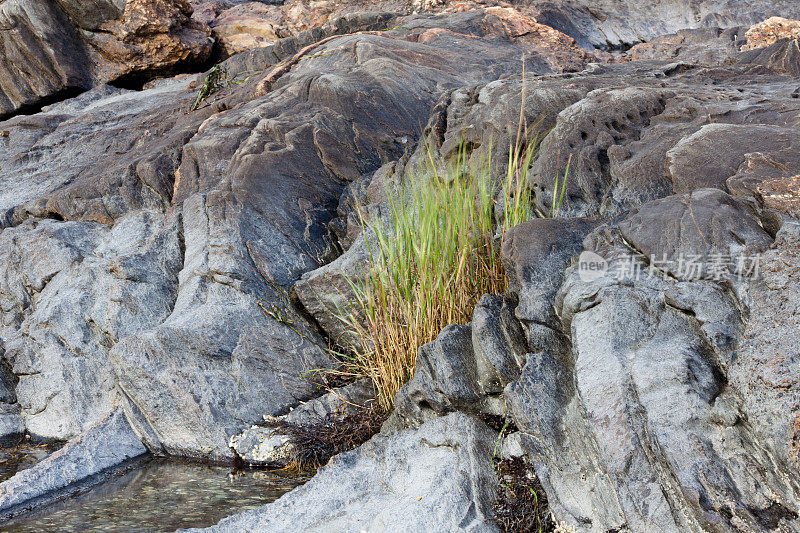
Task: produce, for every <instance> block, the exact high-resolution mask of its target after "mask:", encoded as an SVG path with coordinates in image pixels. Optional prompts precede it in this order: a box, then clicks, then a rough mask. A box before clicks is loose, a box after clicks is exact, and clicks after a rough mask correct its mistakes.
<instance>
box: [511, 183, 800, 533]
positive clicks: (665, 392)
mask: <svg viewBox="0 0 800 533" xmlns="http://www.w3.org/2000/svg"><path fill="white" fill-rule="evenodd" d="M695 194H696V195H698V196H697V197H696V198H694V200H693V201H697V202H700V203H707V202H711V203H709V204H708V205H709V206H711V205H713V202H717V201H719V200H720V199H725V198H726V196H725V195H724V193H722V192H720V191H716V190H707V191H699V192H697V193H695ZM680 199H681V197H669V198H666V199H664V200H661V201H658V202H662V203H663V204H665V205H668V204H669V203H671V202H672V201H676V202H677V201H679V200H680ZM728 201H730V200H728ZM726 205H728V206H733V205H735V204H732V203H729V204H726ZM697 207H698V210H697V216H698V224H700V226H701V227H705V226H704V224H705V222H703V221H704V220H709V219H708V218H704V217H703V215H702V208H700V205H697ZM744 207H745V206H744V205H743V204H741V205H740V206H739V209H740V211H736V214H735V215H732V218H731V222H730V223H729V224H727V225H726V227H729V226H732V227H735V223H734V222H733V221H734V219H738V222H737V223H745V224H747V223H749V222H748V221H747V220H748V218H747V217H748V215H747V214H746V211H741V210H742V209H744ZM713 210H714V211H716V212H717V214H718V215H720V216H727V215H725V214H724V213H725V208H724V207H721V206H717V207H715V208H714V209H713ZM658 212H659V209H649V206H647V205H646V206H644V207H643V208H642V209H641V210H640V213H639V215H636V216H634V217H632V218H631V219H629V221H626V222H625V223H623V224H622V225H621V228H625V227H629V222H630V220H633V219H636V217H638V216H642V215H645V214H646V216H651V217H652V218H651V219H649V222H648V224H642V225H641V226H639V227H641V228H645V227H648V228H649V229H648V230H646V231H647V232H649V233H650V234H652V235H653V239H654V240H655V241H658V242H662V243H666V242H673V243H675V244H676V245H677V247H676V248H675V250H678V249H680V247H681V246H683V245H685V246H689V243H690V242H691V240H692V236H691V233H689V232H680V237H677V236H678V233H673V232H670V231H665V230H664V227H665V225H666V224H668V223H669V222H670V221H672V220H674V214H667V213H666V212H662V215H660V216H658V215H657V214H656V213H658ZM755 226H756V227H758V226H757V224H755ZM787 228H788V226H787ZM733 231H736V230H735V229H734V230H733ZM759 231H760V232H761V233H763V230H760V229H759ZM759 231H755V232H751V233H747V234H744V233H743V234H742V237H743V240H742V241H739V242H740V244H741V245H742V246H746V245H747V244H753V243H763V242H764V239H766V241H767V242H768V241H769V240H770V239H769V238H768V237H764V236H762V235H761V233H759ZM623 233H624V232H623ZM729 235H730V233H728V232H727V231H723V232H715V231H708V232H707V233H705V241H698V242H702V243H703V245H704V246H708V247H711V248H714V247H720V248H724V247H725V246H728V245H729V243H730V241H729V240H728V239H729ZM764 235H766V234H764ZM779 235H786V237H785V238H787V239H790V238H791V237H790V235H793V234H792V233H791V232H790V231H789V230H788V229H787V230H785V231H784V232H782V233H780V234H779ZM625 241H627V242H631V243H632V244H634V246H636V244H635V243H634V242H633V240H632V239H629V238H628V236H626V237H625V240H624V241H623V239H622V238H621V236H619V234H616V233H615V231H614V230H613V229H611V230H609V229H608V228H600V229H599V230H597V231H596V232H595V234H593V235H592V236H590V237H589V238H587V240H586V241H585V242H586V243H587V245H591V246H593V247H594V248H593V249H594V250H595V251H597V252H600V253H601V254H602V255H603V256H604V257H607V258H608V270H606V272H605V273H604V275H602V276H601V277H598V278H596V279H583V278H582V277H581V276H580V275H579V272H578V269H577V268H576V267H572V268H571V269H569V270H568V275H567V278H566V281H565V283H564V285H563V286H562V288H561V289H560V291H559V293H558V295H557V297H556V300H555V304H556V310H557V314H558V316H559V317H560V318H561V319H562V321H563V331H567V332H569V333H570V337H571V349H567V350H563V349H561V350H559V349H558V347H554V349H553V348H551V349H546V350H544V351H542V352H540V353H536V354H530V355H529V356H528V362H527V364H526V366H525V368H524V369H523V371H522V376H521V378H520V379H519V380H518V381H517V382H515V383H512V384H510V385H509V386H508V387H507V389H506V396H507V398H508V399H509V401H510V403H511V406H512V412H513V415H514V419H515V421H516V422H517V425H518V427H519V428H520V429H521V430H522V433H523V434H522V436H521V438H522V447H523V448H524V449H525V451H526V453H527V454H528V455H529V456H530V457H531V459H532V461H533V463H534V465H535V469H536V472H537V475H538V476H539V478H540V480H541V481H542V483H543V485H544V487H545V489H546V491H547V493H548V498H549V501H550V505H551V509H552V510H553V512H554V513H555V515H556V517H557V518H558V519H559V520H564V521H565V522H567V523H569V524H570V525H572V526H574V527H576V528H577V529H578V530H586V531H601V530H602V531H605V530H608V529H615V528H617V529H618V528H628V529H630V530H631V531H654V530H655V531H707V530H709V529H720V530H747V531H768V530H772V529H773V528H775V527H778V525H779V524H782V527H785V528H788V529H787V530H792V528H796V527H797V524H796V522H794V520H795V518H796V516H797V515H796V514H793V509H796V508H797V494H798V492H797V489H796V486H797V485H796V482H795V481H793V480H794V479H796V475H797V474H796V466H795V465H790V464H789V463H787V462H786V461H785V460H780V461H778V462H776V458H777V457H788V453H789V449H788V447H787V442H790V441H791V437H790V435H791V430H790V429H789V428H790V426H791V424H792V420H791V417H787V416H786V415H785V413H786V411H784V415H783V416H782V417H780V420H779V417H777V416H776V414H777V413H776V412H775V411H772V407H769V408H767V407H766V405H767V404H769V405H776V406H777V405H781V403H780V401H776V402H770V401H768V400H766V398H767V397H769V398H771V399H773V398H775V396H774V395H775V393H776V390H775V389H774V388H772V387H770V386H769V385H768V382H767V383H764V384H763V385H761V387H762V388H761V391H762V394H760V395H758V396H755V397H753V395H752V392H751V391H752V385H749V386H744V384H741V385H740V383H742V381H744V380H745V378H744V376H745V375H748V377H750V378H751V377H752V373H753V372H754V371H755V368H756V367H757V366H758V365H759V364H763V362H764V359H763V357H764V356H765V355H766V353H770V354H774V353H775V352H774V351H772V350H771V349H770V348H764V347H763V345H761V346H759V347H758V348H755V349H753V350H752V351H751V352H750V353H751V354H753V355H752V356H751V358H749V359H748V364H749V366H747V370H744V368H743V367H742V366H740V365H742V359H741V356H740V355H739V350H740V346H741V345H740V343H741V342H742V341H743V339H746V338H747V337H745V336H743V335H744V331H745V330H746V327H745V324H746V323H747V316H748V311H746V310H743V306H749V304H748V303H747V299H745V300H743V299H741V297H740V295H741V294H743V293H742V290H743V287H745V286H747V285H748V284H753V285H752V286H753V287H763V285H761V284H760V283H759V282H758V281H745V280H744V279H742V280H738V281H737V280H728V282H727V284H726V283H715V282H710V281H704V280H695V281H692V282H685V281H678V280H676V279H675V278H674V277H670V278H664V277H662V276H661V275H659V274H658V273H656V274H655V275H650V273H649V272H648V270H647V268H646V266H647V264H646V263H645V262H644V261H642V262H641V263H640V266H642V267H643V270H642V271H641V272H640V275H638V276H634V275H631V274H630V271H629V270H628V271H626V270H625V269H626V268H629V267H626V266H625V265H626V264H628V262H629V261H630V260H631V259H633V260H634V261H637V259H636V258H632V256H631V255H629V254H630V248H628V247H627V246H626V245H625V244H624V242H625ZM678 243H682V244H680V245H678ZM762 249H763V248H762ZM782 257H783V258H784V260H789V258H790V257H791V256H787V255H782ZM626 272H627V274H626V275H623V274H625V273H626ZM789 272H793V270H789ZM790 275H791V274H790ZM760 290H763V289H759V290H757V291H756V292H755V293H756V294H759V295H760V298H762V301H763V302H764V303H763V305H766V306H769V305H774V303H770V299H772V298H774V296H767V299H764V296H766V295H769V292H766V293H765V292H759V291H760ZM773 301H774V300H773ZM771 319H772V316H771V317H770V319H769V320H771ZM758 322H759V321H757V323H758ZM778 323H779V324H784V323H785V324H786V327H789V328H790V327H791V326H790V324H789V322H787V321H786V320H785V319H781V318H778ZM748 327H753V328H754V330H757V329H758V327H759V326H757V325H754V326H748ZM779 327H783V326H782V325H781V326H779ZM762 338H763V337H762ZM770 338H773V336H770ZM762 350H763V351H762ZM756 354H759V355H756ZM760 354H763V355H760ZM756 360H759V361H761V363H756V362H755V361H756ZM784 361H785V363H786V364H791V363H790V362H789V359H784ZM787 368H788V367H787ZM778 372H780V370H778ZM737 380H738V381H737ZM750 383H753V382H752V381H750ZM778 394H780V393H778ZM751 397H753V400H751V401H752V404H751V405H753V406H754V407H753V409H754V411H753V412H754V413H756V412H761V413H764V415H763V418H761V423H762V424H764V425H763V426H761V429H759V430H756V429H755V426H754V425H751V424H749V423H740V421H743V420H746V419H749V413H748V412H747V411H746V407H745V405H746V400H744V399H745V398H751ZM783 399H784V401H786V400H788V397H787V396H783ZM783 405H784V407H785V406H786V404H783ZM755 406H758V407H755ZM767 413H775V414H767ZM767 420H769V422H767ZM767 425H770V426H771V428H772V431H773V434H774V435H781V436H780V437H778V438H777V439H775V440H773V439H772V438H768V437H766V435H765V434H763V433H761V431H762V430H763V428H764V427H766V426H767ZM779 428H780V429H779ZM778 443H781V444H778ZM756 487H758V488H756Z"/></svg>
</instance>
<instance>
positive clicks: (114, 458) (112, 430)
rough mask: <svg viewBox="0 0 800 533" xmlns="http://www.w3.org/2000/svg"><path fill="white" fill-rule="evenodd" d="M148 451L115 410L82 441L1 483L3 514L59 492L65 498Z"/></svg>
mask: <svg viewBox="0 0 800 533" xmlns="http://www.w3.org/2000/svg"><path fill="white" fill-rule="evenodd" d="M146 452H147V449H146V448H145V447H144V445H143V444H142V442H141V440H140V439H139V437H138V436H137V435H136V433H134V432H133V430H132V429H131V426H130V424H128V421H127V420H126V419H125V415H124V414H123V412H122V410H120V409H115V410H113V411H112V412H111V413H109V414H107V415H106V416H105V417H103V418H102V419H100V420H99V421H98V422H97V423H96V424H95V425H94V426H92V427H91V428H89V429H88V430H87V431H86V433H84V434H82V435H81V436H80V437H79V438H77V439H75V440H73V441H71V442H69V443H67V444H66V445H65V446H63V447H62V448H60V449H59V450H57V451H55V452H53V453H52V454H51V455H49V456H48V457H47V458H46V459H44V460H42V461H41V462H39V463H37V464H36V465H34V466H32V467H31V468H28V469H26V470H23V471H21V472H18V473H17V474H15V475H14V476H13V477H12V478H10V479H8V480H6V481H4V482H3V483H0V515H2V516H4V517H8V516H10V515H13V514H16V513H19V512H22V511H24V510H26V509H29V508H31V507H32V506H36V505H38V504H41V503H42V502H43V500H41V499H42V498H45V499H49V497H51V496H53V495H55V494H56V493H57V494H58V496H59V497H66V496H67V495H69V493H70V490H71V489H74V488H75V487H74V485H73V486H70V485H71V484H73V483H76V482H79V481H82V480H84V479H86V478H89V477H90V476H96V475H98V474H101V473H102V472H104V471H106V470H108V469H109V468H112V467H114V466H117V465H119V464H120V463H123V462H124V461H126V460H128V459H132V458H135V457H138V456H140V455H142V454H144V453H146Z"/></svg>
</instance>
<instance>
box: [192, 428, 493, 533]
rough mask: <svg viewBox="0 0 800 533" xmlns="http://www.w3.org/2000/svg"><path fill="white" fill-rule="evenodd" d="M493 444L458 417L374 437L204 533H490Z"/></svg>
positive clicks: (481, 430) (490, 438) (484, 430)
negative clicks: (285, 490)
mask: <svg viewBox="0 0 800 533" xmlns="http://www.w3.org/2000/svg"><path fill="white" fill-rule="evenodd" d="M496 441H497V434H496V433H495V432H494V431H492V430H490V429H489V428H488V427H486V426H485V425H484V424H483V423H482V422H479V421H477V420H475V419H473V418H470V417H468V416H466V415H463V414H460V413H455V414H452V415H449V416H446V417H442V418H437V419H436V420H432V421H430V422H428V423H426V424H423V425H422V426H421V427H420V428H419V429H416V430H406V431H403V432H400V433H395V434H393V435H391V436H381V435H379V436H376V437H373V439H372V440H370V441H369V442H367V443H366V444H364V445H362V446H361V447H360V448H358V449H356V450H353V451H351V452H347V453H344V454H341V455H339V456H337V457H335V458H333V459H332V460H331V462H330V463H328V465H327V466H325V467H323V468H322V469H320V470H319V472H318V473H317V475H316V476H314V478H313V479H312V480H311V481H309V482H308V483H306V484H305V485H303V486H302V487H299V488H297V489H295V490H293V491H292V492H290V493H288V494H286V495H285V496H283V497H282V498H280V499H279V500H277V501H276V502H274V503H271V504H268V505H266V506H264V507H261V508H258V509H254V510H252V511H246V512H244V513H242V514H239V515H235V516H232V517H230V518H226V519H225V520H223V521H222V522H220V523H219V524H218V525H216V526H214V527H211V528H208V529H206V530H204V531H276V532H278V531H287V532H288V531H298V530H303V531H385V530H392V531H423V530H425V531H496V530H497V529H496V527H495V526H494V524H492V523H491V521H490V518H489V517H490V513H491V505H492V502H493V501H494V498H495V493H496V490H497V481H496V478H495V474H494V468H493V465H492V462H491V458H492V448H493V446H494V444H495V442H496ZM195 531H199V530H195Z"/></svg>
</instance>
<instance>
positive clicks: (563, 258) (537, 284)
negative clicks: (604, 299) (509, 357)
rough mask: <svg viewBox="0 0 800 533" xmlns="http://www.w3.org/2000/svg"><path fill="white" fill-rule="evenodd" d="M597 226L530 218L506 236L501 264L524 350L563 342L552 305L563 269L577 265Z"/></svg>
mask: <svg viewBox="0 0 800 533" xmlns="http://www.w3.org/2000/svg"><path fill="white" fill-rule="evenodd" d="M597 224H598V221H597V220H591V219H581V218H576V219H536V220H531V221H529V222H525V223H523V224H520V225H519V226H517V227H515V228H512V229H511V231H509V232H508V233H507V234H506V236H505V239H504V241H503V249H502V260H503V264H504V265H505V270H506V275H507V277H508V294H509V295H510V296H511V297H513V298H514V299H515V300H516V301H517V306H516V308H515V309H514V316H516V317H517V319H519V321H520V322H521V323H522V325H523V327H524V328H525V331H526V335H527V340H528V350H530V351H539V350H543V349H546V348H548V347H552V346H553V345H558V344H563V343H564V339H563V336H562V335H561V333H560V331H559V328H560V321H559V319H558V317H557V316H556V312H555V309H554V307H553V302H554V301H555V295H556V293H557V292H558V289H559V287H561V284H562V283H563V281H564V270H566V268H567V267H568V266H570V265H571V264H572V263H574V262H575V261H576V260H577V258H578V256H579V255H580V253H581V252H582V251H583V239H584V237H586V235H587V234H588V233H589V232H590V231H591V230H592V229H594V228H595V227H596V226H597ZM522 364H524V361H523V362H522ZM520 366H521V365H520Z"/></svg>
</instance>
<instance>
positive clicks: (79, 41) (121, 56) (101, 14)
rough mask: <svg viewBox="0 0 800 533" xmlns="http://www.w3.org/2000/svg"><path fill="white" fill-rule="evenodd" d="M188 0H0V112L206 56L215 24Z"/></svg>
mask: <svg viewBox="0 0 800 533" xmlns="http://www.w3.org/2000/svg"><path fill="white" fill-rule="evenodd" d="M190 15H191V8H190V6H189V4H188V3H187V2H186V0H128V1H127V2H125V1H124V0H94V1H92V2H82V1H76V0H59V1H57V2H53V1H51V0H7V1H5V2H3V3H2V4H0V50H2V51H3V57H4V58H5V60H4V61H2V62H0V117H2V116H5V115H9V114H11V113H13V112H16V111H18V110H21V109H26V108H35V107H36V106H38V105H41V104H42V103H47V102H48V101H51V100H53V99H58V98H59V97H61V96H63V95H68V94H74V93H76V92H81V91H82V90H85V89H88V88H89V87H91V86H93V85H94V84H97V83H102V82H108V81H113V80H119V79H121V78H125V77H131V76H145V75H149V74H152V73H157V72H161V71H165V70H168V69H171V68H174V67H178V66H181V65H192V64H196V63H198V62H201V61H204V60H205V59H206V58H207V57H208V55H209V54H210V52H211V45H212V41H211V39H210V36H211V32H210V30H209V29H208V28H207V27H205V26H202V25H199V24H196V23H194V22H192V21H191V20H190V19H189V16H190Z"/></svg>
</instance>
